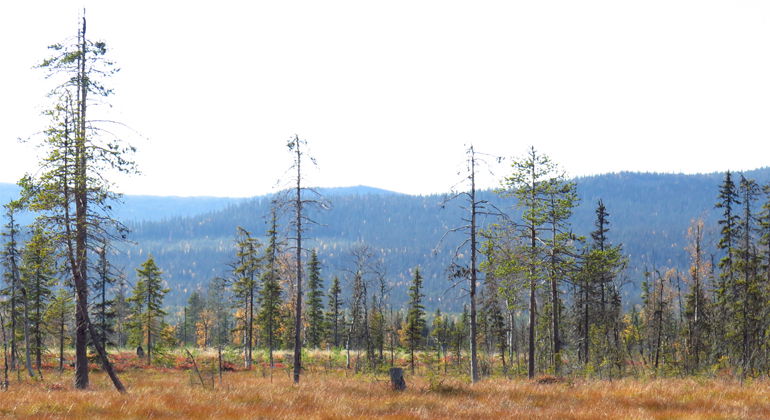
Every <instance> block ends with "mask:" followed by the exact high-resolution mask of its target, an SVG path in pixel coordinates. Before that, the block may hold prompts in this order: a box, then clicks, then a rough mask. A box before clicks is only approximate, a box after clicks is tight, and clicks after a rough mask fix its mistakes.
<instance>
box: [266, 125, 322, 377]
mask: <svg viewBox="0 0 770 420" xmlns="http://www.w3.org/2000/svg"><path fill="white" fill-rule="evenodd" d="M286 146H287V147H288V149H289V152H291V154H292V166H291V168H290V170H289V171H290V172H292V173H293V174H292V178H291V181H292V186H291V188H289V189H286V190H284V191H283V193H282V197H280V198H279V200H277V202H278V203H279V205H280V206H281V207H283V208H286V209H288V210H289V211H290V213H291V222H290V225H291V232H292V233H291V234H293V235H294V237H293V238H289V239H291V240H293V241H294V252H295V261H294V263H295V264H296V265H295V270H296V279H295V280H296V288H295V295H294V305H295V306H294V358H293V360H294V383H299V378H300V374H301V371H302V254H303V252H305V251H307V250H306V249H305V248H304V247H303V244H302V236H303V233H305V231H306V229H307V226H308V225H312V224H316V222H315V221H314V220H313V219H311V218H310V217H309V215H308V213H309V211H310V210H311V209H313V208H316V209H318V208H320V209H326V208H328V207H329V205H328V203H327V202H326V201H325V200H324V199H323V197H321V195H320V194H319V193H318V191H316V190H315V189H313V188H308V187H306V186H305V184H304V183H303V181H305V178H306V177H305V174H304V173H303V163H305V162H306V161H307V160H310V163H311V164H313V165H315V166H317V165H316V161H315V159H313V157H312V156H310V155H308V154H307V152H306V151H305V148H306V147H307V141H306V140H304V139H300V138H299V136H297V135H295V136H294V137H293V138H291V139H289V141H288V142H287V144H286Z"/></svg>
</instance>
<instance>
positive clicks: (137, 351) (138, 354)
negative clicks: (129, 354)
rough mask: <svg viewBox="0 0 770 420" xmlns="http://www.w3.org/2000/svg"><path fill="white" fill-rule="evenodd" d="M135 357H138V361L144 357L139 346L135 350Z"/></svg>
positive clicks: (142, 350)
mask: <svg viewBox="0 0 770 420" xmlns="http://www.w3.org/2000/svg"><path fill="white" fill-rule="evenodd" d="M136 356H137V357H139V358H140V359H141V358H142V357H144V349H143V348H142V346H141V345H140V346H139V347H137V348H136Z"/></svg>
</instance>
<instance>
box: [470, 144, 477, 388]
mask: <svg viewBox="0 0 770 420" xmlns="http://www.w3.org/2000/svg"><path fill="white" fill-rule="evenodd" d="M470 153H471V273H470V274H471V278H470V283H471V284H470V300H471V313H470V322H471V325H470V334H469V335H470V337H469V339H470V340H469V341H470V351H471V382H472V383H476V382H478V380H479V364H478V359H477V355H476V352H477V348H476V334H477V332H476V281H477V278H476V155H475V154H474V152H473V146H471V149H470Z"/></svg>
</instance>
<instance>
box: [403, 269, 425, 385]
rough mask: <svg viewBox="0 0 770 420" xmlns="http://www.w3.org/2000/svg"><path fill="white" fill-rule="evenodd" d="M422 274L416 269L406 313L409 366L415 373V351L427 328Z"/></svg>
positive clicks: (410, 287) (420, 343)
mask: <svg viewBox="0 0 770 420" xmlns="http://www.w3.org/2000/svg"><path fill="white" fill-rule="evenodd" d="M423 297H425V295H423V294H422V274H420V269H419V268H416V269H415V270H414V276H413V277H412V285H411V286H409V309H408V311H407V314H406V325H405V326H404V328H405V329H406V344H407V345H408V346H409V367H410V369H411V370H412V374H414V352H415V351H416V350H418V349H419V348H420V346H421V345H422V341H423V336H422V332H423V329H425V307H424V306H423V304H422V298H423Z"/></svg>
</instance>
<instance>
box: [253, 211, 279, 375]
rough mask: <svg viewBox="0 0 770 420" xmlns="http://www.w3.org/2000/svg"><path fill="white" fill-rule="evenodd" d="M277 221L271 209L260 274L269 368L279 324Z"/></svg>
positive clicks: (262, 321) (261, 315)
mask: <svg viewBox="0 0 770 420" xmlns="http://www.w3.org/2000/svg"><path fill="white" fill-rule="evenodd" d="M277 225H278V219H277V216H276V212H275V207H273V209H272V211H271V215H270V228H269V229H268V231H267V236H268V239H267V240H268V242H267V249H266V250H265V271H264V272H263V273H262V288H261V290H260V295H259V304H260V309H259V314H258V315H257V317H258V321H259V324H260V326H261V330H262V335H263V336H264V342H265V344H266V346H267V351H268V360H269V362H270V367H271V368H272V367H273V365H274V361H273V350H274V349H275V346H276V341H277V339H278V336H279V331H278V328H279V325H280V322H281V286H280V283H279V280H280V278H279V275H280V271H279V267H278V253H279V249H278V247H279V243H278V226H277Z"/></svg>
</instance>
